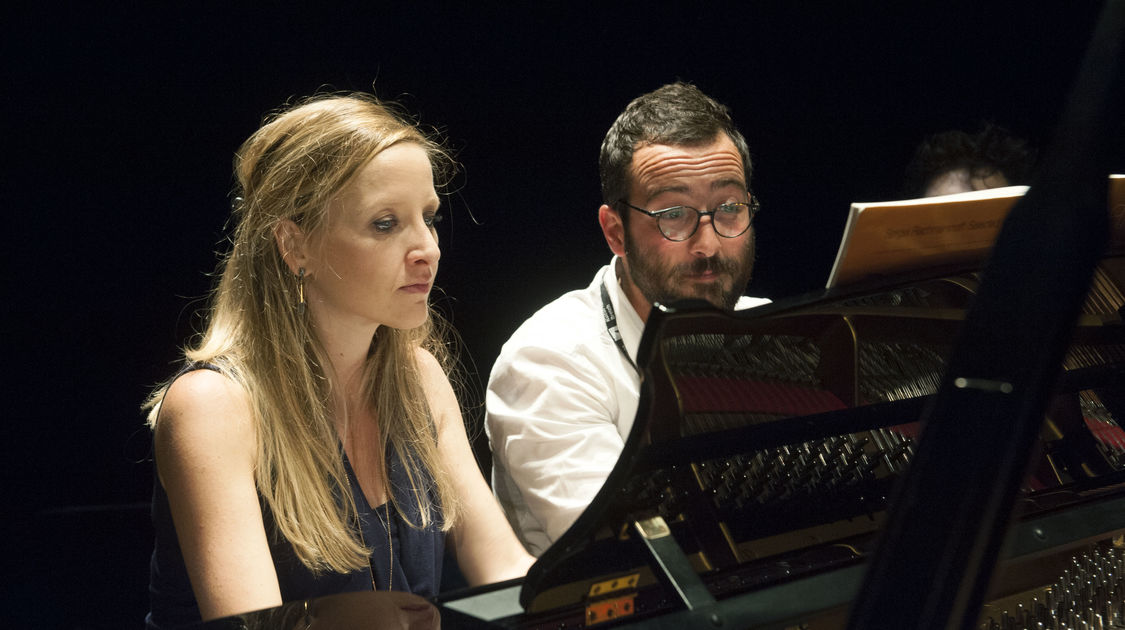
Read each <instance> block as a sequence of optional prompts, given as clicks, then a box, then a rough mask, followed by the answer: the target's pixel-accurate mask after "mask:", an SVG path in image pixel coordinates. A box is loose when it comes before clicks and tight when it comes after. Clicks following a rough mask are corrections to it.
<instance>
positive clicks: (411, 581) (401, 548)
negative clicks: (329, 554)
mask: <svg viewBox="0 0 1125 630" xmlns="http://www.w3.org/2000/svg"><path fill="white" fill-rule="evenodd" d="M387 450H388V452H387V457H386V461H387V472H388V475H387V476H388V479H390V485H391V492H392V493H393V494H394V497H395V499H396V501H397V502H398V506H399V508H401V510H402V512H400V511H399V509H396V508H395V505H394V503H391V502H388V503H387V504H385V505H381V506H378V507H377V508H372V507H371V506H370V505H368V504H367V498H366V497H365V496H364V494H363V491H362V490H361V489H360V487H359V482H358V481H357V480H356V477H355V473H354V472H353V471H352V467H351V463H350V462H349V461H348V458H347V456H346V455H345V456H344V470H345V471H346V472H347V475H348V483H349V485H350V487H351V493H352V498H353V499H354V500H355V505H356V509H357V511H358V513H359V520H360V524H361V527H362V530H363V540H364V542H365V543H366V545H367V547H368V548H369V549H371V558H370V565H369V567H368V568H364V569H362V570H360V571H356V572H354V573H348V574H341V573H327V574H322V575H318V576H314V575H313V574H312V572H311V571H309V569H308V568H307V567H305V565H303V564H301V561H300V560H299V559H298V558H297V556H296V553H295V552H294V550H293V547H292V545H290V544H289V542H288V541H286V540H284V539H282V538H281V537H280V535H279V534H275V533H274V532H273V519H272V515H271V514H270V513H269V510H268V508H266V506H265V505H264V503H263V506H262V517H263V519H264V520H265V525H266V532H267V534H268V535H269V536H270V553H271V554H272V555H273V565H274V568H275V569H276V570H277V579H278V582H279V584H280V585H281V599H282V601H286V602H288V601H294V600H302V599H310V598H313V597H321V596H323V595H333V594H336V593H347V592H352V591H369V590H371V585H372V578H373V577H374V584H375V588H376V589H378V590H389V589H388V586H389V588H390V589H391V590H396V591H406V592H409V593H414V594H416V595H421V596H422V597H433V596H435V595H437V593H438V591H439V588H440V579H441V570H442V566H441V565H442V557H443V551H444V546H445V534H444V533H443V532H442V531H441V529H440V526H439V525H438V524H434V523H431V525H430V526H429V527H428V528H426V529H417V528H414V527H411V526H410V525H408V524H407V523H408V522H410V523H415V524H417V523H421V522H422V520H421V515H420V513H419V510H418V506H417V505H416V504H415V501H414V497H413V490H412V488H411V485H410V480H409V477H408V476H407V475H406V471H405V469H404V468H403V466H402V463H401V462H400V461H399V459H398V457H397V456H396V455H395V454H394V449H393V448H389V449H387ZM341 453H343V451H342V450H341ZM430 500H431V502H433V503H434V504H435V505H437V498H436V497H434V496H431V497H430ZM388 511H389V515H390V522H389V526H388V523H387V516H388ZM404 512H405V514H404ZM152 522H153V525H154V527H155V529H156V545H155V548H154V549H153V552H152V560H151V562H150V563H149V606H150V612H149V614H148V616H147V617H146V618H145V625H146V628H148V629H149V630H168V629H171V628H179V627H182V626H185V625H188V626H190V625H192V624H197V623H199V622H200V615H199V607H198V604H197V603H196V601H195V596H194V595H193V593H192V590H191V582H190V581H189V579H188V574H187V568H186V567H185V566H184V558H183V554H182V552H181V551H180V544H179V540H178V539H177V538H176V530H175V527H174V526H173V523H172V513H171V511H170V509H169V506H168V496H167V495H166V494H165V492H164V487H163V486H162V485H161V483H160V479H159V477H157V479H156V481H155V483H154V484H153V496H152ZM388 542H389V543H390V548H389V549H388V547H387V545H388ZM392 557H393V560H392ZM392 565H393V567H392ZM392 574H393V577H392Z"/></svg>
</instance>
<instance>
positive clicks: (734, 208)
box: [717, 203, 742, 214]
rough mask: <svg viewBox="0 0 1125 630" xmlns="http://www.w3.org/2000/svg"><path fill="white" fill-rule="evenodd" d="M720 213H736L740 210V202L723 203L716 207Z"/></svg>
mask: <svg viewBox="0 0 1125 630" xmlns="http://www.w3.org/2000/svg"><path fill="white" fill-rule="evenodd" d="M717 210H718V211H719V213H721V214H738V213H740V212H742V204H738V203H724V204H723V205H721V206H719V207H718V208H717Z"/></svg>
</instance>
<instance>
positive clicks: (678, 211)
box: [664, 206, 687, 221]
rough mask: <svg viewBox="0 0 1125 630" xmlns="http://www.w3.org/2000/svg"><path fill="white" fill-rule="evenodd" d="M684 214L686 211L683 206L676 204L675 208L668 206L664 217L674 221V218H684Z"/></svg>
mask: <svg viewBox="0 0 1125 630" xmlns="http://www.w3.org/2000/svg"><path fill="white" fill-rule="evenodd" d="M685 214H687V211H686V210H685V209H684V208H683V207H680V206H677V207H675V208H669V209H668V210H667V211H665V212H664V218H666V219H668V220H670V221H675V220H676V219H682V218H684V215H685Z"/></svg>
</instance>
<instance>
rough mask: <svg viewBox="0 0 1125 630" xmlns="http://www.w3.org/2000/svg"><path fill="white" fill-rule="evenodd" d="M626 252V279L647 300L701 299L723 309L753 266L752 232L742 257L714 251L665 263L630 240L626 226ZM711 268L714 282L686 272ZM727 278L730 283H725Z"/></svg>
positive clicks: (735, 299) (731, 304) (728, 306)
mask: <svg viewBox="0 0 1125 630" xmlns="http://www.w3.org/2000/svg"><path fill="white" fill-rule="evenodd" d="M625 252H626V255H627V256H628V262H629V279H630V280H631V281H632V283H633V284H634V285H636V287H637V288H638V289H640V291H641V294H642V295H644V296H645V299H646V300H648V301H649V302H652V303H656V302H659V303H661V304H670V303H671V302H674V301H676V300H683V299H703V300H707V301H708V302H710V303H711V304H713V305H715V306H717V307H719V308H725V309H728V310H730V309H733V308H734V306H735V304H737V303H738V298H740V297H742V292H743V291H745V290H746V285H747V283H749V282H750V274H751V273H752V272H753V270H754V235H753V234H751V235H750V238H749V239H748V240H747V242H746V248H745V249H744V250H743V251H742V252H741V253H742V257H741V260H737V259H731V258H725V257H722V256H721V255H718V254H716V255H715V256H712V257H711V258H697V259H695V260H693V261H691V262H690V263H680V264H677V265H666V264H664V263H663V261H661V260H660V259H659V258H658V257H657V256H654V255H651V254H648V253H646V252H644V250H643V248H639V247H637V246H636V244H635V243H634V242H633V238H632V235H631V234H629V231H628V230H625ZM707 271H712V272H715V273H716V274H717V276H718V277H717V278H716V280H715V281H714V282H700V283H695V282H691V281H690V280H686V279H685V276H689V275H691V274H699V273H704V272H707ZM726 280H730V284H729V285H725V282H724V281H726Z"/></svg>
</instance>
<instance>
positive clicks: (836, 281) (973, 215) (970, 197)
mask: <svg viewBox="0 0 1125 630" xmlns="http://www.w3.org/2000/svg"><path fill="white" fill-rule="evenodd" d="M1026 192H1027V186H1007V187H1004V188H992V189H987V190H978V191H973V192H966V193H956V194H952V195H943V196H939V197H926V198H923V199H906V200H902V201H884V202H876V203H853V204H852V206H851V210H850V212H849V214H848V222H847V225H846V227H845V228H844V237H843V239H842V241H841V243H840V250H839V252H838V253H837V255H836V262H835V263H834V264H833V265H832V272H831V273H830V274H829V276H828V284H827V287H828V288H832V287H835V286H840V285H845V284H851V283H854V282H857V281H859V280H862V279H864V278H868V277H871V276H875V275H891V274H896V273H902V272H905V271H911V270H914V269H923V268H926V267H936V266H944V265H949V264H956V263H963V262H972V261H976V260H982V261H983V260H984V258H985V257H986V256H987V255H988V252H989V250H990V249H991V248H992V244H993V243H994V242H995V241H996V235H997V234H999V232H1000V226H1001V224H1002V223H1003V222H1004V217H1006V216H1007V215H1008V211H1009V210H1011V209H1012V206H1013V205H1015V203H1016V201H1017V200H1018V199H1019V198H1020V197H1022V196H1023V195H1024V193H1026Z"/></svg>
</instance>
